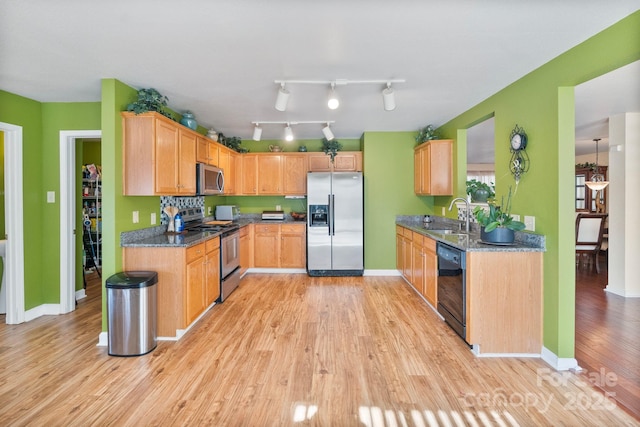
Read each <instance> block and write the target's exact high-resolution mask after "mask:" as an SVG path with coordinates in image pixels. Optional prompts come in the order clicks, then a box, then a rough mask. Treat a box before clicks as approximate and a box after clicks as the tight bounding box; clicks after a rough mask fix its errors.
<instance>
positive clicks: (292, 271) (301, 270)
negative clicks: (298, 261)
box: [245, 267, 307, 274]
mask: <svg viewBox="0 0 640 427" xmlns="http://www.w3.org/2000/svg"><path fill="white" fill-rule="evenodd" d="M250 273H267V274H279V273H288V274H307V270H305V269H304V268H255V267H254V268H249V269H247V272H246V273H245V274H250Z"/></svg>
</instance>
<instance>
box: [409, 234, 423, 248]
mask: <svg viewBox="0 0 640 427" xmlns="http://www.w3.org/2000/svg"><path fill="white" fill-rule="evenodd" d="M412 234H413V236H412V238H411V239H412V240H413V243H415V244H416V245H418V246H422V245H423V240H424V239H425V237H424V236H423V235H422V234H420V233H416V232H415V231H414V232H413V233H412Z"/></svg>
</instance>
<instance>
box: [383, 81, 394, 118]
mask: <svg viewBox="0 0 640 427" xmlns="http://www.w3.org/2000/svg"><path fill="white" fill-rule="evenodd" d="M382 103H383V104H384V109H385V111H393V110H395V109H396V95H395V93H394V92H393V89H391V82H387V87H386V88H384V89H383V90H382Z"/></svg>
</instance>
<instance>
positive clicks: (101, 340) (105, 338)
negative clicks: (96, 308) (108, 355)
mask: <svg viewBox="0 0 640 427" xmlns="http://www.w3.org/2000/svg"><path fill="white" fill-rule="evenodd" d="M108 345H109V335H108V334H107V333H106V332H100V335H98V345H97V347H106V346H108Z"/></svg>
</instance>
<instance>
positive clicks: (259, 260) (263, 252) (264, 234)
mask: <svg viewBox="0 0 640 427" xmlns="http://www.w3.org/2000/svg"><path fill="white" fill-rule="evenodd" d="M254 231H255V233H254V238H255V245H254V253H253V263H254V265H255V266H256V267H263V268H277V267H278V266H279V264H280V263H279V260H280V225H279V224H257V225H255V226H254Z"/></svg>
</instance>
